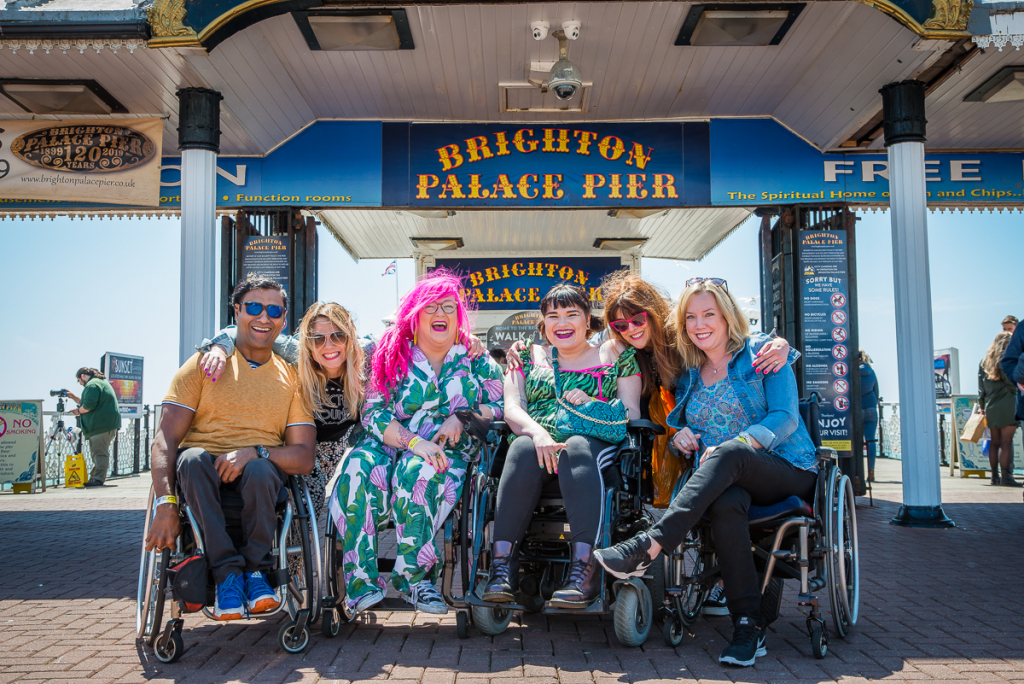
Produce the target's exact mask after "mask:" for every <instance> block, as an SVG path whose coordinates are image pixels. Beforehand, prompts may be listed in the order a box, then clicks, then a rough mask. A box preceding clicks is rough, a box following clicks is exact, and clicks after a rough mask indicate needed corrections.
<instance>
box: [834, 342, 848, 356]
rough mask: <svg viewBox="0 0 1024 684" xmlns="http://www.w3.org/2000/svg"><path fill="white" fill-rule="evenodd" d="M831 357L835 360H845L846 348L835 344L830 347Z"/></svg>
mask: <svg viewBox="0 0 1024 684" xmlns="http://www.w3.org/2000/svg"><path fill="white" fill-rule="evenodd" d="M832 356H833V357H835V358H837V359H845V358H846V347H844V346H843V345H841V344H837V345H836V346H834V347H832Z"/></svg>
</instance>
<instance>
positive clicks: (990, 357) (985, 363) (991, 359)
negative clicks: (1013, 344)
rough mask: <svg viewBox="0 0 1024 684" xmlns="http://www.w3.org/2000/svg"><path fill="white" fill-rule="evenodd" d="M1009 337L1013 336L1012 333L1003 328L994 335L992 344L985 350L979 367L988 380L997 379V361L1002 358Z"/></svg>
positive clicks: (1008, 342)
mask: <svg viewBox="0 0 1024 684" xmlns="http://www.w3.org/2000/svg"><path fill="white" fill-rule="evenodd" d="M1011 337H1013V333H1011V332H1010V331H1008V330H1004V331H1003V332H1001V333H999V334H998V335H996V339H995V340H993V342H992V346H991V347H989V348H988V351H987V352H985V358H983V359H982V360H981V368H982V370H984V371H985V375H986V376H987V377H988V379H989V380H998V379H999V377H1000V376H999V370H1000V368H999V362H1000V361H1002V360H1003V354H1005V353H1006V347H1007V346H1008V345H1009V344H1010V338H1011Z"/></svg>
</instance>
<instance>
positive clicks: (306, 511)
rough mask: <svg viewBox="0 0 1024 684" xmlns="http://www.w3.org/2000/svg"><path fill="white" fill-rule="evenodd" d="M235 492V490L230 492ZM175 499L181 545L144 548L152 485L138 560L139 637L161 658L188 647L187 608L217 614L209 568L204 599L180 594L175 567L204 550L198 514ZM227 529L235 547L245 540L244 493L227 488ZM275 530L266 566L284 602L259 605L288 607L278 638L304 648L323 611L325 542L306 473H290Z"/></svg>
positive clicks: (293, 649)
mask: <svg viewBox="0 0 1024 684" xmlns="http://www.w3.org/2000/svg"><path fill="white" fill-rule="evenodd" d="M228 494H230V493H228ZM178 500H179V501H181V502H182V503H181V504H180V505H179V507H178V515H179V517H180V522H181V534H180V535H179V537H178V544H177V549H176V550H173V551H172V550H169V549H163V550H160V551H157V550H153V551H146V545H145V538H146V535H148V534H149V527H150V525H151V524H152V521H153V516H154V514H155V511H154V507H153V501H154V491H153V489H152V488H150V492H149V503H148V504H147V506H146V525H145V530H144V531H143V534H142V538H143V544H142V559H141V561H140V565H139V585H138V598H137V603H136V614H135V629H136V637H137V639H139V640H141V641H143V642H144V643H145V644H146V645H148V646H150V647H152V648H153V653H154V655H155V656H156V658H157V660H159V661H160V662H162V663H173V662H176V661H177V660H178V659H179V658H181V656H182V655H183V654H184V652H185V644H184V640H183V639H182V636H181V632H182V627H183V626H184V619H183V615H184V614H185V613H190V612H198V611H200V610H201V611H202V612H203V613H204V614H205V615H206V616H207V617H208V618H210V619H213V605H214V599H215V592H216V587H215V585H214V584H213V578H212V575H211V574H210V573H209V572H207V573H206V575H207V576H206V597H205V601H203V602H202V603H200V604H192V603H186V602H185V601H184V600H182V599H181V598H179V597H178V596H176V595H175V592H174V591H173V589H172V586H171V575H172V574H173V572H174V571H175V570H176V568H179V567H181V564H183V563H184V562H185V561H186V559H189V558H192V557H193V556H196V555H197V554H200V555H201V554H203V552H204V544H203V536H202V534H201V531H200V529H199V525H198V523H197V521H196V518H195V515H194V514H193V512H192V510H191V509H190V508H189V505H188V502H187V501H184V500H183V499H182V497H181V493H180V492H179V493H178ZM223 504H224V513H225V518H226V520H227V523H228V533H229V534H230V535H231V538H232V541H234V543H235V545H236V547H238V546H240V545H241V542H242V530H241V510H242V499H241V496H240V495H238V496H237V500H236V497H232V496H226V497H225V499H224V500H223ZM276 510H277V528H276V529H277V532H276V534H275V536H274V541H275V543H274V548H273V554H274V558H275V568H274V570H272V571H270V572H268V573H266V574H267V579H268V581H269V583H270V585H271V586H272V587H275V588H276V589H278V592H279V594H280V595H281V599H282V601H281V604H280V605H279V606H278V607H277V608H275V609H274V610H272V611H268V612H266V613H260V614H259V617H261V618H263V617H270V616H271V615H276V614H277V613H280V612H281V611H286V612H287V613H288V616H289V618H290V619H289V620H288V621H286V622H285V623H284V624H283V625H282V626H281V629H280V631H279V632H278V644H279V645H280V646H281V648H282V649H284V650H285V651H287V652H289V653H300V652H302V651H303V650H305V648H306V646H308V645H309V642H310V636H311V635H310V624H311V623H313V622H315V621H316V620H318V619H319V617H320V611H321V603H320V567H321V558H320V544H319V541H318V533H317V529H316V528H317V525H316V515H315V514H314V513H313V505H312V502H311V501H310V497H309V492H308V490H307V489H306V483H305V481H304V480H303V479H302V478H301V477H296V476H289V477H288V480H287V482H286V483H285V484H284V486H283V487H282V488H281V491H280V493H279V494H278V499H277V506H276ZM168 601H169V602H170V619H169V620H168V621H167V623H166V624H165V625H163V629H162V630H161V624H162V622H163V618H164V604H165V603H166V602H168Z"/></svg>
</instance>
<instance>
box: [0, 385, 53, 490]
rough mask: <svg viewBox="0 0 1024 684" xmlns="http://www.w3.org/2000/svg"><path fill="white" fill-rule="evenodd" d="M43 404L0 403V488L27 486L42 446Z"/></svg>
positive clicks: (33, 476)
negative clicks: (9, 485) (17, 485)
mask: <svg viewBox="0 0 1024 684" xmlns="http://www.w3.org/2000/svg"><path fill="white" fill-rule="evenodd" d="M42 421H43V402H42V400H38V401H0V485H4V484H8V483H11V484H31V483H32V482H33V481H34V479H35V475H36V473H37V472H38V468H39V454H40V453H42V444H43V424H42Z"/></svg>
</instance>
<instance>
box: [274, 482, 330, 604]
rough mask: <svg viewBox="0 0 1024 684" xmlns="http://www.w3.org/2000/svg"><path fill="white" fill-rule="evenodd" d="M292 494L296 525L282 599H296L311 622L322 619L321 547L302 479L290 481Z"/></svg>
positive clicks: (287, 543) (288, 540)
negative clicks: (306, 612)
mask: <svg viewBox="0 0 1024 684" xmlns="http://www.w3.org/2000/svg"><path fill="white" fill-rule="evenodd" d="M289 479H290V482H289V491H290V493H291V504H292V509H293V515H292V522H291V526H290V528H289V530H288V534H287V536H286V539H285V549H286V552H287V556H288V561H287V565H286V567H287V569H288V586H287V587H281V588H280V590H281V594H282V595H281V599H282V600H284V601H287V600H289V595H290V597H291V598H292V599H294V600H295V601H296V602H297V604H298V608H299V609H302V608H305V609H307V610H308V611H309V619H310V621H314V620H318V619H319V618H320V570H319V568H320V565H321V564H320V562H319V561H320V551H319V549H320V545H319V542H318V540H317V534H316V520H315V519H314V516H315V513H313V511H312V507H311V505H310V500H309V492H308V491H307V490H306V485H305V482H303V481H302V480H301V479H300V478H298V477H292V478H289ZM292 616H293V617H294V614H292Z"/></svg>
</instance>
